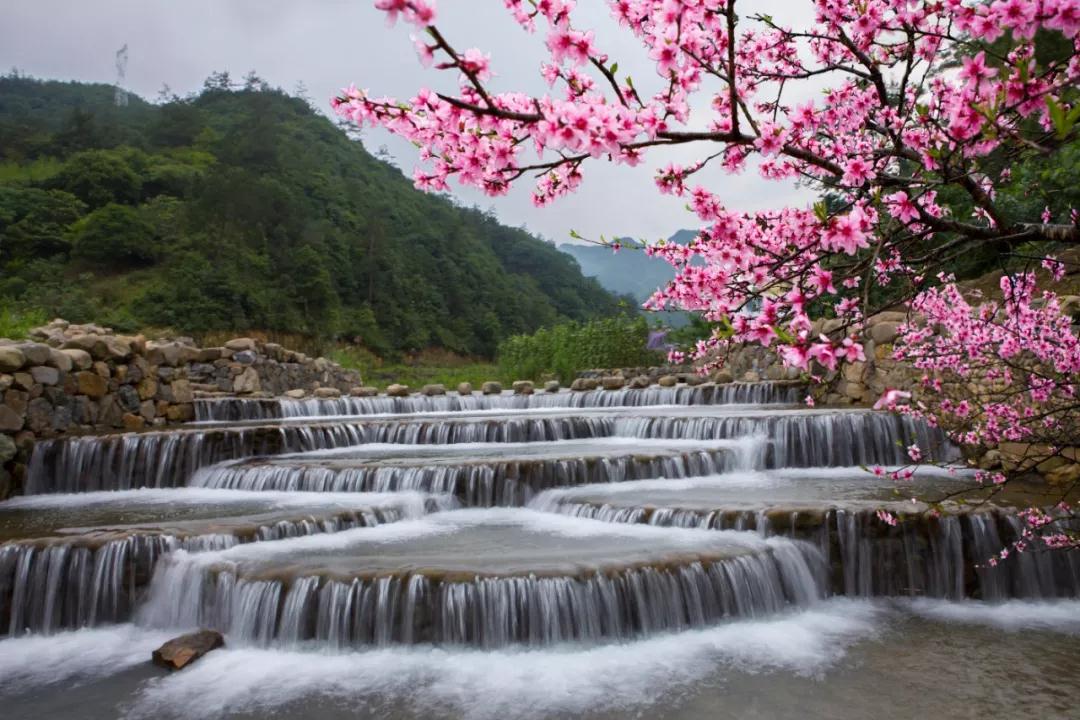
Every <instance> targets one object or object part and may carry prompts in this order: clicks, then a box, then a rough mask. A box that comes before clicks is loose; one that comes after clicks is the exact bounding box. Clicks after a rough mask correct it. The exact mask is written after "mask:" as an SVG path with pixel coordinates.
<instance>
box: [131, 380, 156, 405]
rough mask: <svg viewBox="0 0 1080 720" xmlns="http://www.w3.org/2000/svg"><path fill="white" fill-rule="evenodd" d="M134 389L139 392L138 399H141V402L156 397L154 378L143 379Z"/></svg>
mask: <svg viewBox="0 0 1080 720" xmlns="http://www.w3.org/2000/svg"><path fill="white" fill-rule="evenodd" d="M136 389H137V390H138V391H139V397H140V398H142V399H143V400H149V399H150V398H152V397H154V396H156V395H157V392H158V382H157V380H156V379H155V378H152V377H144V378H143V379H142V380H140V381H139V384H138V385H136Z"/></svg>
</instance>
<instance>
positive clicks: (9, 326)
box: [0, 308, 49, 340]
mask: <svg viewBox="0 0 1080 720" xmlns="http://www.w3.org/2000/svg"><path fill="white" fill-rule="evenodd" d="M48 320H49V318H48V317H46V315H45V311H44V310H27V311H18V310H12V309H11V308H0V338H9V339H11V340H23V339H25V338H26V334H27V333H28V332H30V330H31V329H33V328H36V327H38V326H39V325H44V324H45V323H46V322H48Z"/></svg>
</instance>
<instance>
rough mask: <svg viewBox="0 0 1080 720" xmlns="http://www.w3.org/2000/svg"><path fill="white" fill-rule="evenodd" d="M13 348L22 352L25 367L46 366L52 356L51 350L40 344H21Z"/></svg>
mask: <svg viewBox="0 0 1080 720" xmlns="http://www.w3.org/2000/svg"><path fill="white" fill-rule="evenodd" d="M15 347H17V348H19V350H21V351H22V354H23V357H25V358H26V364H27V365H46V364H48V362H49V356H50V355H51V354H52V348H51V347H49V346H48V345H44V344H42V343H23V344H21V345H16V346H15Z"/></svg>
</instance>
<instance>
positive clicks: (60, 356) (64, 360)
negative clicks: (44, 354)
mask: <svg viewBox="0 0 1080 720" xmlns="http://www.w3.org/2000/svg"><path fill="white" fill-rule="evenodd" d="M49 365H51V366H52V367H54V368H56V369H57V370H59V371H60V372H65V373H68V372H71V369H72V367H74V365H75V364H74V363H73V362H72V361H71V357H70V356H69V355H68V354H67V353H65V352H64V351H62V350H55V349H53V348H49Z"/></svg>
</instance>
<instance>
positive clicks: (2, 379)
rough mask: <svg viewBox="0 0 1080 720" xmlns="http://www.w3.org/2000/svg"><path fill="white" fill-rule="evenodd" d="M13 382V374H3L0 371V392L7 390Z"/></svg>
mask: <svg viewBox="0 0 1080 720" xmlns="http://www.w3.org/2000/svg"><path fill="white" fill-rule="evenodd" d="M14 384H15V377H14V376H13V375H5V374H4V373H0V393H2V392H7V390H8V388H10V387H11V386H12V385H14Z"/></svg>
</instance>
